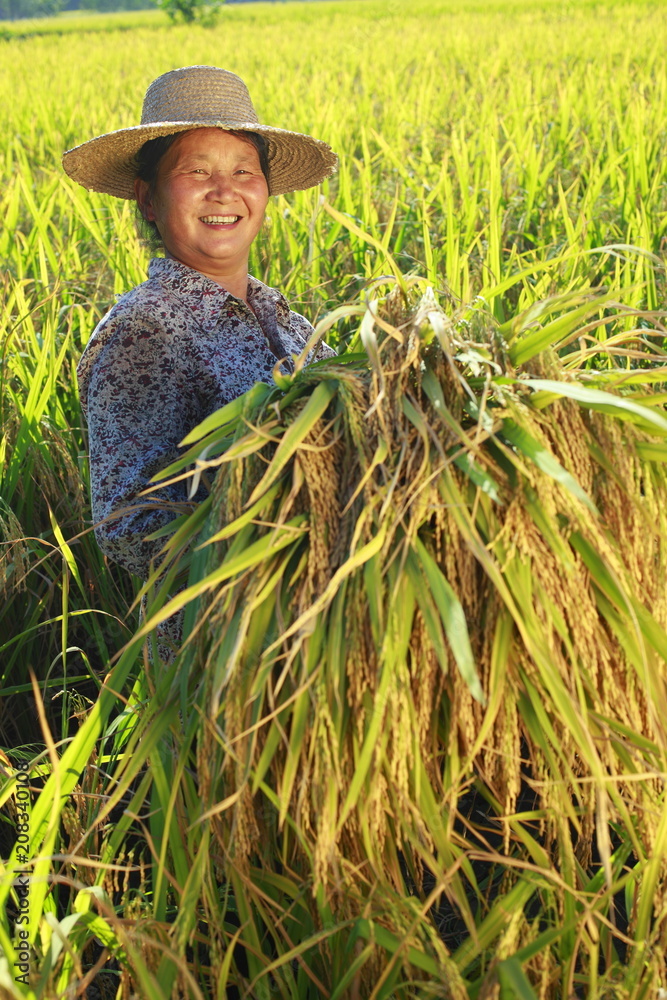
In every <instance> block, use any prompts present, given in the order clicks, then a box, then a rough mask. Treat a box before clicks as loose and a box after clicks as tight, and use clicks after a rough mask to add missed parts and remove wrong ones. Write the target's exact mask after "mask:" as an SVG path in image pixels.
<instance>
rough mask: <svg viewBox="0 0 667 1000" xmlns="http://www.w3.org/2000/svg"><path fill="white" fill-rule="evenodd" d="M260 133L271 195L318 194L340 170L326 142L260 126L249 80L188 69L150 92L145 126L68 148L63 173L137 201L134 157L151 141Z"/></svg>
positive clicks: (208, 69)
mask: <svg viewBox="0 0 667 1000" xmlns="http://www.w3.org/2000/svg"><path fill="white" fill-rule="evenodd" d="M211 126H214V127H216V128H222V129H234V130H238V131H245V132H257V133H259V134H260V135H263V136H264V137H265V139H266V140H267V143H268V147H269V178H270V184H269V186H270V190H271V194H285V193H287V192H288V191H300V190H302V189H303V188H308V187H312V186H313V185H315V184H319V183H320V181H322V180H324V178H325V177H328V176H329V175H330V174H332V173H333V172H334V170H335V169H336V165H337V163H338V157H337V156H336V154H335V153H334V152H333V150H332V149H331V148H330V146H327V144H326V143H325V142H321V141H320V140H319V139H313V138H312V136H309V135H301V133H299V132H288V131H287V129H282V128H274V127H273V126H271V125H260V123H259V120H258V118H257V114H256V112H255V109H254V108H253V106H252V101H251V100H250V94H249V93H248V88H247V87H246V85H245V83H244V82H243V80H241V78H240V77H238V76H236V75H235V74H234V73H229V72H228V71H227V70H225V69H217V68H216V67H215V66H186V67H185V68H184V69H174V70H172V71H171V72H170V73H164V74H163V75H162V76H159V77H158V78H157V80H154V81H153V83H151V85H150V87H149V88H148V90H147V91H146V97H145V98H144V106H143V110H142V113H141V125H134V126H132V127H131V128H122V129H118V130H117V131H116V132H107V133H106V134H105V135H100V136H98V137H97V138H96V139H90V140H89V141H88V142H84V143H83V144H82V145H81V146H75V147H74V149H68V150H67V152H66V153H65V154H64V155H63V167H64V168H65V170H66V172H67V173H68V174H69V175H70V177H72V178H73V179H74V180H75V181H78V183H79V184H82V185H83V186H84V187H86V188H90V189H91V190H92V191H103V192H104V193H106V194H113V195H115V196H116V197H117V198H128V199H133V198H134V180H135V177H136V176H137V171H136V166H135V162H134V157H135V156H136V154H137V153H138V152H139V150H140V149H141V147H142V146H143V144H144V143H145V142H146V141H147V140H148V139H155V138H156V137H157V136H160V135H172V134H173V133H175V132H187V131H190V129H195V128H210V127H211Z"/></svg>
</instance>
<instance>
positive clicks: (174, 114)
mask: <svg viewBox="0 0 667 1000" xmlns="http://www.w3.org/2000/svg"><path fill="white" fill-rule="evenodd" d="M336 163H337V158H336V156H335V154H334V153H333V152H332V151H331V149H330V148H329V146H327V145H326V144H325V143H323V142H320V141H319V140H317V139H313V138H312V137H310V136H305V135H301V134H298V133H294V132H288V131H286V130H284V129H279V128H273V127H271V126H267V125H260V124H259V122H258V119H257V115H256V113H255V110H254V108H253V106H252V103H251V100H250V95H249V94H248V91H247V88H246V86H245V84H244V83H243V81H242V80H240V79H239V77H237V76H235V75H234V74H233V73H229V72H227V71H226V70H223V69H217V68H214V67H211V66H189V67H186V68H184V69H178V70H173V71H172V72H170V73H165V74H164V75H163V76H161V77H159V78H158V79H157V80H155V81H154V82H153V83H152V84H151V86H150V87H149V88H148V91H147V92H146V97H145V100H144V106H143V113H142V118H141V125H139V126H136V127H132V128H126V129H121V130H119V131H116V132H111V133H108V134H106V135H103V136H99V137H98V138H96V139H92V140H90V141H89V142H86V143H84V144H83V145H81V146H77V147H76V148H74V149H71V150H68V152H66V153H65V154H64V157H63V165H64V168H65V170H66V171H67V173H68V174H69V175H70V176H71V177H72V178H74V180H76V181H78V182H79V183H80V184H83V185H84V186H85V187H87V188H90V189H92V190H95V191H103V192H107V193H109V194H112V195H116V196H117V197H120V198H128V199H136V201H137V205H138V207H139V210H140V212H141V215H142V216H143V218H144V220H146V222H147V224H148V226H149V227H151V228H152V230H153V232H154V234H155V235H157V236H158V237H159V239H160V241H161V243H162V246H163V248H164V253H165V256H164V258H155V259H153V260H152V261H151V263H150V267H149V277H148V281H146V282H145V283H144V284H142V285H139V286H138V287H137V288H135V289H133V290H132V291H130V292H128V293H126V294H125V295H123V296H122V297H121V298H120V299H119V301H118V302H117V303H116V305H115V306H114V307H113V308H112V309H111V311H110V312H109V313H108V314H107V315H106V316H105V317H104V319H102V321H101V322H100V323H99V325H98V326H97V328H96V330H95V331H94V333H93V335H92V338H91V340H90V343H89V344H88V346H87V347H86V350H85V351H84V354H83V356H82V358H81V362H80V364H79V368H78V376H79V390H80V396H81V404H82V408H83V411H84V414H85V415H86V419H87V423H88V429H89V440H90V475H91V493H92V505H93V518H94V521H95V523H96V529H95V530H96V535H97V539H98V541H99V544H100V546H101V547H102V549H103V551H104V552H105V553H106V554H107V555H108V556H109V557H110V558H112V559H114V560H116V561H117V562H119V563H121V564H122V565H123V566H125V567H126V568H127V569H129V570H131V572H133V573H136V574H137V575H138V576H140V577H142V578H146V577H147V576H148V574H149V571H150V566H151V562H152V560H153V559H154V558H155V556H156V555H157V554H158V552H159V550H160V548H161V547H162V545H163V544H164V539H161V540H159V541H146V536H147V535H149V534H151V533H153V532H155V531H156V530H157V529H159V528H162V527H163V526H164V525H165V524H167V523H168V522H169V521H170V520H173V518H174V517H176V516H177V515H178V514H179V513H181V512H183V510H187V509H188V500H187V491H186V485H185V484H184V483H178V484H174V485H171V486H165V487H164V488H163V489H161V490H159V491H158V492H156V493H151V494H150V495H149V496H147V497H141V498H139V494H140V493H141V491H142V490H144V489H145V488H146V486H147V485H148V483H149V480H150V479H151V478H152V477H153V476H155V475H156V474H157V473H159V472H160V470H161V469H164V468H166V467H167V466H168V465H169V464H170V463H171V462H172V461H173V460H174V459H175V458H176V457H177V456H178V454H179V451H180V449H179V443H180V441H181V440H182V439H183V438H184V437H185V435H186V434H187V433H188V431H190V430H191V429H192V428H193V427H195V426H196V425H197V424H198V423H199V422H200V421H201V420H203V419H204V417H206V416H207V415H208V414H210V413H212V412H213V411H214V410H216V409H218V408H219V407H220V406H223V405H224V404H225V403H228V402H229V401H230V400H231V399H233V398H235V397H236V396H238V395H240V394H241V393H243V392H245V391H246V390H248V389H249V388H250V387H251V386H252V385H253V384H254V383H255V382H257V381H265V382H266V381H271V379H272V372H273V369H274V367H275V365H276V363H277V362H278V361H279V360H282V359H285V358H289V357H290V355H292V354H300V353H301V352H302V350H303V348H304V346H305V344H306V341H307V340H308V338H309V336H310V334H311V333H312V327H311V325H310V324H309V323H308V321H307V320H305V319H304V318H303V317H302V316H300V315H298V314H297V313H294V312H292V311H291V310H290V309H289V307H288V305H287V303H286V301H285V299H284V298H283V296H282V295H281V294H280V292H278V291H276V290H275V289H272V288H268V287H267V286H266V285H264V284H263V283H262V282H261V281H258V280H257V279H255V278H252V277H250V276H249V275H248V253H249V249H250V245H251V243H252V241H253V240H254V238H255V236H256V235H257V233H258V232H259V229H260V227H261V225H262V221H263V219H264V211H265V208H266V205H267V201H268V197H269V194H283V193H286V192H288V191H294V190H299V189H303V188H307V187H310V186H312V185H315V184H318V183H319V182H320V181H321V180H323V179H324V178H325V177H327V176H328V175H330V174H331V173H332V172H333V171H334V170H335V167H336ZM331 353H333V352H332V351H331V350H330V349H329V348H328V347H326V345H321V346H320V347H319V348H318V349H317V351H316V352H314V353H313V354H312V355H311V356H310V357H309V359H308V360H309V361H314V360H318V359H319V358H321V357H325V356H328V355H329V354H331ZM284 363H285V364H287V366H288V367H289V365H290V364H291V362H289V361H287V362H284Z"/></svg>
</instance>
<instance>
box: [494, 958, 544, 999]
mask: <svg viewBox="0 0 667 1000" xmlns="http://www.w3.org/2000/svg"><path fill="white" fill-rule="evenodd" d="M498 981H499V982H500V996H501V1000H514V998H517V1000H537V995H536V993H535V992H534V991H533V988H532V986H531V985H530V983H529V982H528V977H527V976H526V973H525V972H524V971H523V969H522V968H521V963H520V962H519V961H518V960H517V959H516V958H514V957H512V958H506V959H505V961H504V962H500V963H499V965H498Z"/></svg>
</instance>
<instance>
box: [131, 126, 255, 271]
mask: <svg viewBox="0 0 667 1000" xmlns="http://www.w3.org/2000/svg"><path fill="white" fill-rule="evenodd" d="M135 190H136V193H137V200H138V202H139V205H140V207H141V210H142V212H143V214H144V216H145V218H146V219H148V220H149V221H151V222H155V224H156V225H157V228H158V230H159V233H160V236H161V237H162V242H163V244H164V248H165V251H166V253H167V254H168V256H170V257H174V258H175V259H176V260H179V261H181V262H182V263H183V264H186V265H187V266H188V267H192V268H194V269H195V270H197V271H201V272H202V273H203V274H207V275H209V276H210V277H212V278H214V279H216V280H217V278H219V277H227V276H229V275H232V276H235V275H237V274H239V275H240V274H242V275H243V276H245V275H246V274H247V272H248V251H249V250H250V244H251V243H252V241H253V240H254V238H255V236H257V233H258V232H259V230H260V228H261V225H262V222H263V220H264V212H265V209H266V204H267V201H268V198H269V191H268V186H267V183H266V178H265V177H264V174H263V173H262V168H261V166H260V163H259V155H258V153H257V150H256V149H255V147H254V146H253V144H252V143H251V142H250V141H247V140H245V139H240V138H239V137H238V136H235V135H230V134H229V133H228V132H223V131H222V130H221V129H217V128H201V129H194V130H193V131H192V132H184V133H183V135H181V136H179V138H178V139H176V141H175V142H174V143H173V144H172V145H171V146H170V147H169V149H168V150H167V152H166V153H165V154H164V156H163V158H162V160H161V161H160V164H159V166H158V171H157V179H156V182H155V185H154V189H153V192H152V194H151V192H150V190H149V187H148V184H147V183H146V182H145V181H141V180H138V181H137V182H136V185H135Z"/></svg>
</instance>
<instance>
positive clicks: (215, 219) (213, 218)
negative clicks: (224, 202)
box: [201, 215, 241, 226]
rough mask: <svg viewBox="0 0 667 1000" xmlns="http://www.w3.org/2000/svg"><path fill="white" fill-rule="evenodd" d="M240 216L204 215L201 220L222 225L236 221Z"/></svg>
mask: <svg viewBox="0 0 667 1000" xmlns="http://www.w3.org/2000/svg"><path fill="white" fill-rule="evenodd" d="M240 218H241V216H240V215H204V216H203V217H202V219H201V221H202V222H208V223H210V224H211V225H216V226H224V225H227V223H229V222H238V221H239V219H240Z"/></svg>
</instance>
